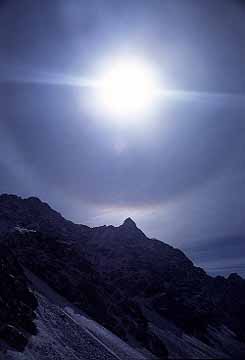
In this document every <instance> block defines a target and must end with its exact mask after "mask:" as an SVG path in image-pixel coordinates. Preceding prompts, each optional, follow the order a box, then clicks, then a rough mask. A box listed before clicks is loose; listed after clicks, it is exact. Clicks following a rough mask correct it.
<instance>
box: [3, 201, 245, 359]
mask: <svg viewBox="0 0 245 360" xmlns="http://www.w3.org/2000/svg"><path fill="white" fill-rule="evenodd" d="M0 233H1V234H2V243H4V244H5V245H6V246H8V247H9V248H11V249H12V251H13V252H14V254H15V256H16V258H17V259H18V261H19V262H20V263H21V264H22V265H24V266H25V267H26V268H28V269H29V270H31V271H32V272H33V273H34V274H36V275H37V276H38V277H39V278H40V279H42V280H44V281H45V282H47V283H48V284H49V286H50V287H51V288H53V289H55V290H56V291H57V292H58V293H60V294H61V295H63V296H64V297H65V298H67V299H68V300H69V301H70V302H71V303H73V304H75V305H76V306H78V307H79V308H81V309H82V310H83V311H85V312H86V313H87V314H89V316H91V317H92V318H94V319H95V320H96V321H97V322H99V323H100V324H102V325H104V326H105V327H106V328H108V329H110V330H111V331H112V332H114V333H115V334H117V335H118V336H120V337H121V338H123V339H124V340H126V341H128V342H129V343H131V344H133V345H134V346H136V347H145V348H146V349H147V350H148V351H150V352H151V353H153V354H155V355H157V356H159V357H161V358H163V357H167V356H168V355H170V356H172V357H174V356H175V357H180V358H181V357H182V358H186V357H192V356H193V357H194V358H199V357H200V358H205V357H206V358H210V357H213V358H224V357H234V356H235V357H243V356H245V342H244V341H245V325H244V323H245V280H244V279H242V278H241V277H239V276H238V275H236V274H231V275H230V276H229V277H228V278H227V279H225V278H223V277H216V278H213V277H210V276H208V275H207V274H206V273H205V271H204V270H202V269H201V268H198V267H195V266H194V265H193V263H192V261H191V260H190V259H188V258H187V257H186V256H185V254H184V253H183V252H181V251H180V250H178V249H175V248H173V247H171V246H169V245H167V244H165V243H163V242H161V241H158V240H155V239H149V238H147V237H146V236H145V235H144V233H143V232H142V231H141V230H140V229H138V228H137V226H136V224H135V222H134V221H133V220H132V219H130V218H128V219H126V220H125V221H124V223H123V224H122V225H121V226H119V227H114V226H102V227H97V228H89V227H86V226H83V225H76V224H73V223H72V222H70V221H67V220H65V219H64V218H63V217H62V216H61V215H60V214H58V213H57V212H55V211H54V210H52V209H51V208H50V207H49V206H48V205H47V204H45V203H42V202H41V201H40V200H38V199H36V198H30V199H24V200H23V199H21V198H19V197H16V196H9V195H3V196H0ZM0 286H1V285H0ZM197 349H198V351H197Z"/></svg>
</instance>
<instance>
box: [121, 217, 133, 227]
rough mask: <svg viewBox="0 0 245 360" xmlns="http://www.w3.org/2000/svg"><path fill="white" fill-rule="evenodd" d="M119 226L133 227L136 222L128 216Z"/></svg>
mask: <svg viewBox="0 0 245 360" xmlns="http://www.w3.org/2000/svg"><path fill="white" fill-rule="evenodd" d="M121 226H124V227H127V228H131V229H135V228H137V226H136V223H135V222H134V221H133V220H132V219H131V218H130V217H128V218H127V219H125V220H124V222H123V224H122V225H121Z"/></svg>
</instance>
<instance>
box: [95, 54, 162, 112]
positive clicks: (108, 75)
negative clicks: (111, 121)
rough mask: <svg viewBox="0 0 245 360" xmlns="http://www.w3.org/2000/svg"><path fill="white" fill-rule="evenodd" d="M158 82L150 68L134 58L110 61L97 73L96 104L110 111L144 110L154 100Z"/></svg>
mask: <svg viewBox="0 0 245 360" xmlns="http://www.w3.org/2000/svg"><path fill="white" fill-rule="evenodd" d="M156 88H157V82H156V77H155V74H154V72H153V70H152V68H151V67H150V66H148V65H146V64H144V63H142V62H140V61H137V60H118V61H115V62H112V63H111V64H110V65H109V66H108V67H107V68H105V69H104V70H103V72H102V74H100V75H99V80H98V87H97V90H96V91H97V96H98V102H99V106H102V107H103V109H104V111H106V112H108V113H111V114H112V115H118V116H125V115H136V114H140V113H144V112H146V111H147V110H148V109H149V108H150V107H151V106H152V104H153V101H154V98H155V94H156Z"/></svg>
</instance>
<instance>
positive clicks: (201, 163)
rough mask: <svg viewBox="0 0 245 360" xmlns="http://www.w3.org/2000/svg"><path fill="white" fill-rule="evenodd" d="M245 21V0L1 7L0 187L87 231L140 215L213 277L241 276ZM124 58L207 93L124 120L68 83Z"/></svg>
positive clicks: (25, 1) (164, 79)
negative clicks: (102, 109) (230, 273)
mask: <svg viewBox="0 0 245 360" xmlns="http://www.w3.org/2000/svg"><path fill="white" fill-rule="evenodd" d="M244 17H245V2H244V1H243V0H240V1H239V0H205V1H196V0H165V1H164V0H151V1H148V0H130V1H126V0H124V1H119V0H118V1H117V0H90V1H82V0H80V1H78V0H77V1H76V0H69V1H67V0H64V1H62V0H52V1H49V2H48V1H41V0H35V1H33V0H21V1H19V0H0V23H1V31H0V112H1V113H0V115H1V120H0V174H1V176H0V192H8V193H16V194H19V195H22V196H32V195H35V196H38V197H40V198H41V199H43V200H45V201H47V202H49V203H50V204H51V205H52V206H53V207H54V208H56V209H57V210H59V211H60V212H62V214H63V215H64V216H66V217H67V218H69V219H72V220H75V221H77V222H82V223H86V224H88V225H91V226H95V225H101V224H104V223H107V224H109V223H113V224H115V225H117V224H119V223H120V222H122V221H123V219H124V218H126V217H127V216H131V217H132V218H134V219H135V220H136V222H137V224H138V226H139V227H141V228H142V229H143V230H144V231H145V232H146V233H147V235H149V236H151V237H157V238H159V239H161V240H163V241H165V242H169V243H171V244H173V245H175V246H180V247H181V248H184V249H187V252H188V253H189V254H190V255H191V256H192V257H193V258H194V259H195V260H196V261H197V263H200V264H202V265H203V264H204V265H206V268H207V269H208V270H210V271H211V270H212V271H214V272H217V273H218V272H223V273H226V272H227V271H240V273H243V274H245V269H244V268H245V261H244V257H245V248H244V241H245V221H244V215H245V166H244V153H245V123H244V121H245V119H244V117H245V116H244V115H245V47H244V41H245V21H244ZM114 54H116V55H118V54H123V55H124V56H125V54H129V55H131V54H133V55H137V56H139V57H140V58H141V59H143V60H144V59H146V60H147V61H149V62H150V63H151V64H152V65H153V66H154V67H155V70H156V72H157V74H158V77H159V81H160V83H161V84H162V86H163V87H165V88H171V89H177V90H183V91H187V92H201V93H204V94H203V96H200V95H198V96H197V95H193V96H190V95H189V96H188V97H187V99H185V98H184V99H175V98H163V99H162V101H161V102H160V103H158V104H157V106H156V107H155V109H154V111H152V113H151V115H148V116H146V118H144V119H143V120H142V122H141V121H139V120H138V121H137V122H136V123H135V122H134V121H133V119H132V121H131V122H128V119H127V125H126V124H120V123H118V121H116V120H114V119H112V118H111V116H109V114H108V116H107V114H105V113H103V114H100V112H98V111H96V109H94V107H95V105H94V93H93V91H92V90H90V89H87V88H81V87H78V86H75V85H72V83H73V82H74V81H76V79H89V78H90V77H93V76H94V74H95V73H96V69H97V67H98V64H100V62H101V61H103V60H104V59H106V58H108V57H111V56H114ZM207 94H209V95H207ZM216 94H223V95H219V96H217V95H216Z"/></svg>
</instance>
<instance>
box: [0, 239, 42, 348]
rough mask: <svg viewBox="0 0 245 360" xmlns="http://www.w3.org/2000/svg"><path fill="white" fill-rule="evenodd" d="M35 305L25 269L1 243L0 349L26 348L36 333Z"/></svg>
mask: <svg viewBox="0 0 245 360" xmlns="http://www.w3.org/2000/svg"><path fill="white" fill-rule="evenodd" d="M36 307H37V301H36V298H35V297H34V295H33V294H32V293H31V292H30V290H29V289H28V287H27V281H26V278H25V275H24V273H23V270H22V268H21V267H20V265H19V264H18V262H17V260H16V259H15V257H14V255H13V254H12V253H11V252H10V251H9V250H8V248H6V247H5V246H3V245H0V349H2V350H4V349H5V348H6V347H12V348H14V349H16V350H19V351H21V350H23V349H24V348H25V346H26V344H27V342H28V336H30V335H31V334H35V333H36V328H35V325H34V322H33V321H34V318H35V314H34V310H35V309H36Z"/></svg>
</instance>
